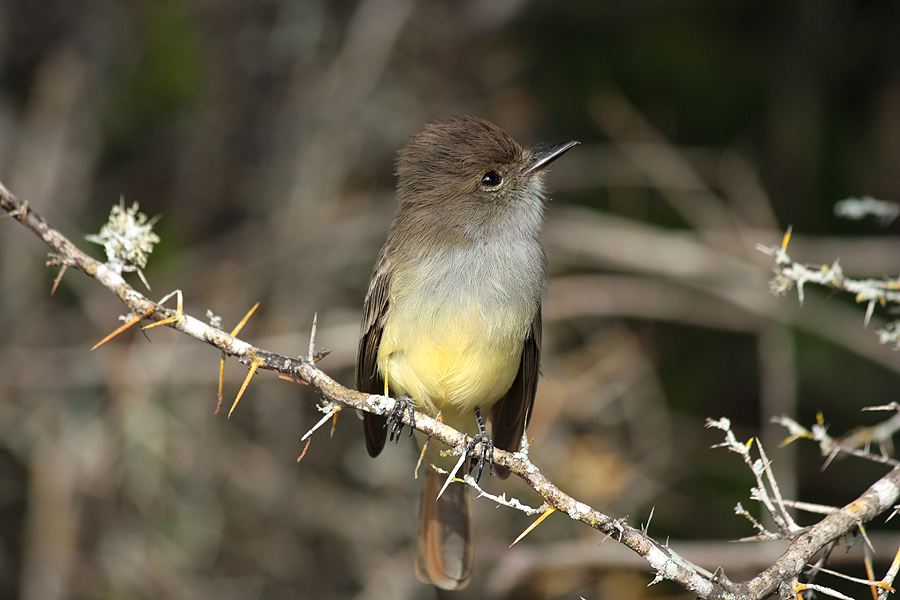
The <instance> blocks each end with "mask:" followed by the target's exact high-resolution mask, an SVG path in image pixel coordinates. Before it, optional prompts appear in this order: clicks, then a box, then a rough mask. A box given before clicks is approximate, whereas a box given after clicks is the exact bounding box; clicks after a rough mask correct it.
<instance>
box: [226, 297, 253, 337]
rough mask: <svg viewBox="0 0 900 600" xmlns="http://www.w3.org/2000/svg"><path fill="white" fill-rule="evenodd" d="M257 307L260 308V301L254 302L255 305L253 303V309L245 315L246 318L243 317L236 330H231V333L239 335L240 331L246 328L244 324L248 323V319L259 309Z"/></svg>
mask: <svg viewBox="0 0 900 600" xmlns="http://www.w3.org/2000/svg"><path fill="white" fill-rule="evenodd" d="M257 308H259V302H257V303H256V304H254V305H253V308H251V309H250V310H249V311H248V312H247V314H246V315H244V318H243V319H241V322H240V323H238V324H237V327H235V328H234V331H232V332H231V335H237V334H239V333H240V332H241V329H243V328H244V325H246V324H247V321H249V320H250V317H251V316H253V313H255V312H256V309H257Z"/></svg>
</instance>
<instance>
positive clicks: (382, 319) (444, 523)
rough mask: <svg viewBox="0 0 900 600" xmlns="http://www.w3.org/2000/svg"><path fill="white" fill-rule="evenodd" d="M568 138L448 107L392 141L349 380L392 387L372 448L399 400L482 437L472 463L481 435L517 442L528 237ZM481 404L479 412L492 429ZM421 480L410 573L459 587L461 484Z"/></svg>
mask: <svg viewBox="0 0 900 600" xmlns="http://www.w3.org/2000/svg"><path fill="white" fill-rule="evenodd" d="M577 143H578V142H576V141H571V142H566V143H563V144H557V145H555V146H551V147H548V148H545V149H541V150H525V149H523V148H522V147H521V146H520V145H519V144H518V143H516V142H515V141H514V140H513V139H512V138H511V137H510V136H509V135H508V134H507V133H506V132H504V131H503V130H502V129H500V128H499V127H497V126H496V125H494V124H492V123H490V122H488V121H486V120H483V119H480V118H477V117H471V116H460V117H447V118H442V119H438V120H435V121H432V122H430V123H428V124H426V125H425V126H424V127H423V128H422V129H421V130H420V131H419V132H418V133H416V134H414V135H413V136H412V137H411V138H409V139H408V140H407V143H406V146H405V147H404V148H403V149H401V150H400V152H399V153H398V157H397V164H396V176H397V194H396V195H397V202H398V207H397V211H396V214H395V216H394V219H393V222H392V223H391V226H390V229H389V231H388V234H387V239H386V241H385V243H384V246H383V247H382V249H381V251H380V253H379V254H378V257H377V259H376V262H375V267H374V269H373V273H372V277H371V280H370V283H369V288H368V292H367V294H366V297H365V302H364V311H363V312H364V314H363V320H362V326H361V330H360V340H359V347H358V352H357V362H356V387H357V389H358V390H360V391H361V392H366V393H371V394H385V395H390V396H391V397H394V398H398V400H399V402H398V404H397V405H396V407H395V409H394V412H392V413H391V414H390V415H387V416H385V415H375V414H372V413H364V414H363V420H364V432H365V441H366V448H367V450H368V453H369V454H370V455H371V456H373V457H374V456H377V455H378V454H380V453H381V451H382V449H383V448H384V446H385V442H386V440H387V437H388V432H389V431H390V434H391V438H392V439H393V438H394V437H395V433H396V438H397V439H399V437H400V436H399V428H400V427H402V422H401V421H400V418H401V417H400V414H402V412H403V411H407V410H409V409H411V408H414V409H415V410H417V411H420V412H423V413H425V414H427V415H429V416H431V417H435V418H440V419H441V420H442V421H443V422H444V423H445V424H447V425H449V426H451V427H454V428H456V429H458V430H459V431H461V432H463V433H465V434H466V435H468V436H470V437H471V438H472V440H473V442H472V444H470V445H469V449H470V450H471V449H473V448H474V445H475V444H474V440H478V441H481V442H483V443H482V445H481V449H482V454H481V461H480V462H481V464H479V475H480V471H481V467H482V466H483V461H484V459H485V458H489V457H490V456H491V453H490V452H488V451H489V450H490V448H491V444H493V445H494V446H496V447H498V448H502V449H505V450H508V451H516V450H518V449H519V446H520V441H521V439H522V435H523V433H524V430H525V427H526V425H527V424H528V422H529V419H530V417H531V412H532V407H533V405H534V399H535V392H536V389H537V382H538V376H539V365H540V356H541V302H542V298H543V296H544V294H545V292H546V289H547V260H546V257H545V254H544V250H543V248H542V247H541V244H540V243H539V242H538V239H537V235H538V232H539V231H540V228H541V224H542V221H543V211H544V204H545V194H544V190H543V175H544V172H545V168H546V167H547V165H549V164H550V163H552V162H553V161H554V160H556V159H557V158H559V157H560V156H562V154H564V153H565V152H566V151H568V150H569V149H570V148H572V147H573V146H575V145H576V144H577ZM481 411H485V412H487V411H490V424H491V432H490V435H488V434H487V432H486V431H485V428H484V424H483V421H482V418H481ZM418 437H420V438H424V436H421V435H419V436H418ZM420 443H424V439H420ZM440 446H441V445H440V444H435V443H432V444H429V445H428V447H427V449H426V453H425V464H426V465H434V466H438V467H441V468H443V469H444V470H445V471H449V470H450V469H452V467H453V465H454V464H455V463H456V462H457V461H456V459H454V458H452V457H447V456H444V455H443V454H444V452H443V451H444V450H446V448H442V447H440ZM473 466H474V463H473ZM497 472H498V475H500V476H501V477H505V476H507V475H508V474H509V473H508V471H507V470H506V469H502V468H500V467H498V468H497ZM423 479H424V481H423V484H422V493H421V502H420V508H419V524H418V535H417V541H416V574H417V576H418V578H419V579H420V580H421V581H423V582H425V583H431V584H433V585H435V586H437V587H439V588H442V589H447V590H454V589H461V588H463V587H465V586H466V585H467V584H468V583H469V581H470V579H471V576H472V571H473V560H474V554H473V549H472V540H471V538H472V534H471V524H470V518H469V512H470V504H471V495H470V493H469V491H468V486H465V485H459V484H457V485H450V486H449V487H447V488H446V489H445V491H444V492H443V493H442V494H441V495H440V498H439V497H438V492H439V491H440V490H441V486H442V481H441V475H440V474H439V473H438V472H437V471H436V470H435V469H433V468H431V467H429V468H428V469H426V470H425V473H424V476H423Z"/></svg>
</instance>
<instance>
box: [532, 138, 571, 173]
mask: <svg viewBox="0 0 900 600" xmlns="http://www.w3.org/2000/svg"><path fill="white" fill-rule="evenodd" d="M580 143H581V142H577V141H575V140H572V141H571V142H563V143H562V144H556V145H555V146H550V147H549V148H544V149H543V150H538V151H537V152H535V153H534V159H533V160H532V161H531V162H530V163H529V164H528V166H526V167H525V168H524V169H522V172H521V173H520V176H521V177H528V176H529V175H534V174H535V173H537V172H538V171H540V170H541V169H543V168H545V167H546V166H547V165H549V164H550V163H552V162H553V161H554V160H556V159H557V158H559V157H560V156H562V155H563V154H565V153H566V152H567V151H568V150H570V149H571V148H572V147H573V146H577V145H578V144H580Z"/></svg>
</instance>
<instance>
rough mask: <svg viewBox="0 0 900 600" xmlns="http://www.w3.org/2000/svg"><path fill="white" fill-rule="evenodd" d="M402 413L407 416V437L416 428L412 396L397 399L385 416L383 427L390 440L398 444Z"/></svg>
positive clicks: (407, 395) (406, 395)
mask: <svg viewBox="0 0 900 600" xmlns="http://www.w3.org/2000/svg"><path fill="white" fill-rule="evenodd" d="M403 413H406V414H407V415H409V435H412V432H413V429H415V428H416V409H415V407H414V406H413V403H412V396H410V395H409V394H403V395H402V396H400V397H399V398H397V402H396V404H394V408H392V409H391V411H390V412H389V413H388V415H387V419H386V420H385V422H384V427H385V428H386V429H387V430H388V431H389V432H390V436H389V437H390V440H391V441H392V442H397V443H398V444H399V443H400V432H401V431H403Z"/></svg>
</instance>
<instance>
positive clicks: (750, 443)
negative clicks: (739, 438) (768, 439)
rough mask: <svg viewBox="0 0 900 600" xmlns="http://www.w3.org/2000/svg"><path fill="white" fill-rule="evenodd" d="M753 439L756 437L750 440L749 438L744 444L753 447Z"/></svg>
mask: <svg viewBox="0 0 900 600" xmlns="http://www.w3.org/2000/svg"><path fill="white" fill-rule="evenodd" d="M753 439H754V438H750V439H749V440H747V443H746V444H744V446H745V447H746V448H748V449H749V448H751V447H752V446H753Z"/></svg>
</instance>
